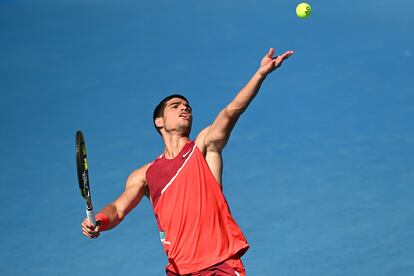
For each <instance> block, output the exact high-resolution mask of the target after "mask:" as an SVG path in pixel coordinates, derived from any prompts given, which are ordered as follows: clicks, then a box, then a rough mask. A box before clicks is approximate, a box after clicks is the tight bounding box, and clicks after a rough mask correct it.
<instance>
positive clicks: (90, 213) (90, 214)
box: [86, 210, 96, 226]
mask: <svg viewBox="0 0 414 276" xmlns="http://www.w3.org/2000/svg"><path fill="white" fill-rule="evenodd" d="M86 216H87V217H88V220H89V222H90V223H92V224H93V225H94V226H95V225H96V220H95V213H94V212H93V210H90V211H89V210H86Z"/></svg>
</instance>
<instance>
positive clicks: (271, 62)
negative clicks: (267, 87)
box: [197, 48, 293, 152]
mask: <svg viewBox="0 0 414 276" xmlns="http://www.w3.org/2000/svg"><path fill="white" fill-rule="evenodd" d="M274 53H275V51H274V49H273V48H270V49H269V52H268V53H267V54H266V55H265V56H264V57H263V59H262V60H261V63H260V67H259V69H258V70H257V71H256V73H255V74H254V75H253V77H252V78H251V79H250V80H249V82H248V83H247V84H246V85H245V86H244V87H243V88H242V89H241V90H240V92H239V93H238V94H237V95H236V97H235V98H234V99H233V100H232V101H231V102H230V103H229V104H228V105H227V106H226V107H225V108H224V109H223V110H221V111H220V113H219V114H218V115H217V117H216V118H215V120H214V122H213V123H212V124H211V125H210V126H209V127H207V128H206V129H204V130H203V131H202V132H201V133H200V134H199V136H198V137H197V145H198V146H199V147H200V148H203V149H204V148H205V149H207V150H210V151H215V152H221V150H222V149H223V148H224V146H225V145H226V143H227V141H228V139H229V137H230V134H231V131H232V129H233V127H234V125H235V124H236V122H237V120H238V119H239V117H240V115H241V114H242V113H243V112H244V111H245V110H246V108H247V107H248V106H249V104H250V102H251V101H252V100H253V99H254V98H255V96H256V95H257V93H258V91H259V89H260V86H261V84H262V82H263V81H264V79H265V78H266V76H267V75H268V74H269V73H271V72H273V71H274V70H275V69H276V68H278V67H280V66H281V65H282V62H283V61H284V60H285V59H287V58H288V57H289V56H291V55H292V54H293V51H287V52H285V53H284V54H283V55H280V56H276V57H274Z"/></svg>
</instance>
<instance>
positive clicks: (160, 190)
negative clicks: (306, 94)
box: [82, 48, 293, 276]
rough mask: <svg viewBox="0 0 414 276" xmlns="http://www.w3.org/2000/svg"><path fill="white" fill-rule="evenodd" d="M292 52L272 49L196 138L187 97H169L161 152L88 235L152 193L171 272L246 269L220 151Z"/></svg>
mask: <svg viewBox="0 0 414 276" xmlns="http://www.w3.org/2000/svg"><path fill="white" fill-rule="evenodd" d="M292 54H293V51H287V52H285V53H284V54H283V55H280V56H276V57H274V49H273V48H271V49H270V50H269V52H268V53H267V54H266V55H265V56H264V57H263V59H262V60H261V63H260V67H259V69H258V70H257V72H256V73H255V74H254V75H253V77H252V78H251V79H250V81H249V82H248V83H247V84H246V85H245V87H243V88H242V89H241V90H240V92H239V93H238V94H237V95H236V97H235V98H234V99H233V100H232V101H231V102H230V103H229V104H228V105H227V106H226V107H225V108H224V109H223V110H221V111H220V113H219V114H218V115H217V117H216V118H215V120H214V121H213V123H212V124H211V125H210V126H208V127H206V128H205V129H203V130H202V131H201V132H200V133H199V134H198V135H197V138H196V139H195V140H190V137H189V136H190V131H191V126H192V110H191V107H190V104H189V101H188V100H187V99H186V98H185V97H184V96H181V95H177V94H175V95H171V96H168V97H166V98H165V99H163V100H162V101H161V102H160V103H159V104H158V106H157V107H156V108H155V110H154V114H153V119H154V125H155V127H156V129H157V131H158V132H159V133H160V135H161V136H162V140H163V142H164V147H165V148H164V152H163V154H162V155H161V156H160V157H159V158H157V159H156V160H154V161H152V162H151V163H148V164H146V165H144V166H142V167H141V168H139V169H137V170H135V171H134V172H132V173H131V175H130V176H129V177H128V179H127V182H126V185H125V191H124V192H123V193H122V194H121V195H120V196H119V197H118V198H117V199H116V200H115V201H114V202H112V203H111V204H109V205H107V206H106V207H105V208H103V209H102V210H101V211H100V212H99V213H98V214H97V215H96V220H97V222H98V223H97V226H96V227H94V226H93V225H91V224H90V223H89V221H88V220H87V219H85V220H84V221H83V223H82V230H83V234H84V235H85V236H87V237H89V238H97V237H98V236H99V234H100V232H102V231H106V230H109V229H112V228H114V227H115V226H117V225H118V224H119V223H120V222H121V221H122V220H123V219H124V218H125V216H126V215H127V214H128V213H129V212H130V211H131V210H132V209H133V208H135V207H136V206H137V205H138V203H139V202H140V201H141V199H142V197H143V196H144V195H145V194H149V198H150V200H151V204H152V206H153V208H154V213H155V217H156V220H157V223H158V227H159V230H160V237H161V242H162V244H163V247H164V250H165V252H166V254H167V256H168V265H167V267H166V273H167V275H205V276H207V275H245V274H246V273H245V269H244V266H243V264H242V262H241V259H240V257H241V256H242V255H243V254H244V253H245V252H246V250H247V249H248V248H249V245H248V243H247V241H246V239H245V237H244V236H243V233H242V232H241V230H240V228H239V226H238V225H237V224H236V222H235V221H234V219H233V217H232V215H231V213H230V210H229V207H228V205H227V201H226V199H225V197H224V195H223V192H222V168H223V162H222V150H223V148H224V147H225V145H226V144H227V141H228V139H229V137H230V134H231V131H232V129H233V127H234V126H235V124H236V122H237V120H238V119H239V117H240V115H241V114H242V113H243V112H244V111H245V110H246V108H247V107H248V106H249V104H250V102H251V101H252V100H253V99H254V97H255V96H256V94H257V92H258V91H259V89H260V86H261V84H262V82H263V81H264V80H265V78H266V76H267V75H268V74H269V73H271V72H273V71H274V70H275V69H277V68H278V67H279V66H281V64H282V62H283V61H284V60H285V59H287V58H288V57H289V56H291V55H292Z"/></svg>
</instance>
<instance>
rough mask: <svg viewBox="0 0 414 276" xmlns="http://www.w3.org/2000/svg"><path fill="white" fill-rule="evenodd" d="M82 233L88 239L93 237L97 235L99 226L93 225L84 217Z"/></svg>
mask: <svg viewBox="0 0 414 276" xmlns="http://www.w3.org/2000/svg"><path fill="white" fill-rule="evenodd" d="M81 226H82V234H83V235H84V236H86V237H88V238H90V239H95V238H97V237H99V235H100V233H99V226H94V225H93V224H91V223H90V222H89V220H88V219H85V220H84V221H83V222H82V224H81Z"/></svg>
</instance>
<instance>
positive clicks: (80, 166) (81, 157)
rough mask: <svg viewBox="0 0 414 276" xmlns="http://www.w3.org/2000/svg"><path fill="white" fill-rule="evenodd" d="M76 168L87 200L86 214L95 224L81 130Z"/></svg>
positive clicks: (78, 134) (82, 193) (77, 147)
mask: <svg viewBox="0 0 414 276" xmlns="http://www.w3.org/2000/svg"><path fill="white" fill-rule="evenodd" d="M76 168H77V171H78V181H79V188H80V192H81V195H82V197H83V198H84V199H85V201H86V216H87V218H88V220H89V222H90V223H92V224H93V225H94V226H95V225H96V221H95V214H94V212H93V206H92V199H91V191H90V188H89V175H88V160H87V158H86V146H85V139H84V138H83V134H82V131H80V130H78V131H77V132H76Z"/></svg>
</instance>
